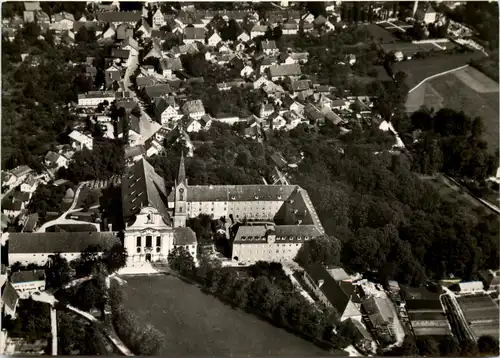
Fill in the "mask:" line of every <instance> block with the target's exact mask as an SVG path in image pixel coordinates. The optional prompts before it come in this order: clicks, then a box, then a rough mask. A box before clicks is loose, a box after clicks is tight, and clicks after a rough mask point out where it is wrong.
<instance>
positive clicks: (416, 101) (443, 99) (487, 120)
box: [406, 67, 499, 152]
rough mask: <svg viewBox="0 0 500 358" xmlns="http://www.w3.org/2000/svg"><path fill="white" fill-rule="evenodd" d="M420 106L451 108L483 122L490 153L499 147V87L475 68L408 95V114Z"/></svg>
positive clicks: (432, 80)
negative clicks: (478, 118) (481, 119)
mask: <svg viewBox="0 0 500 358" xmlns="http://www.w3.org/2000/svg"><path fill="white" fill-rule="evenodd" d="M421 106H425V107H427V108H434V109H435V110H436V111H437V110H439V109H441V108H451V109H454V110H457V111H464V112H465V114H467V115H468V116H470V117H472V118H475V117H481V118H483V120H484V127H485V128H484V134H483V137H484V140H485V141H486V142H487V143H488V148H489V149H490V151H491V152H494V151H496V150H497V148H498V146H499V129H498V128H499V119H498V112H499V100H498V83H497V82H495V81H493V80H492V79H490V78H489V77H487V76H486V75H484V74H483V73H481V72H479V71H478V70H476V69H475V68H473V67H467V68H464V69H462V70H458V71H455V72H453V73H450V74H447V75H444V76H440V77H436V78H434V79H431V80H430V81H428V82H426V83H424V84H423V85H421V86H420V87H418V88H417V89H415V90H414V91H412V92H411V93H410V94H409V95H408V100H407V102H406V110H407V112H409V113H412V112H414V111H416V110H418V109H419V108H420V107H421Z"/></svg>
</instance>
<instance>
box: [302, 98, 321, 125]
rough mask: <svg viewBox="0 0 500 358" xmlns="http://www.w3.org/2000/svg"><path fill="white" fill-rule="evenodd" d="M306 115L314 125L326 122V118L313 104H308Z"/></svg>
mask: <svg viewBox="0 0 500 358" xmlns="http://www.w3.org/2000/svg"><path fill="white" fill-rule="evenodd" d="M304 115H305V116H306V118H307V119H308V120H309V121H310V122H311V123H312V124H318V123H322V122H324V120H325V116H324V115H323V114H322V113H321V111H320V110H319V109H318V108H316V106H315V105H313V104H312V103H308V104H306V106H305V107H304Z"/></svg>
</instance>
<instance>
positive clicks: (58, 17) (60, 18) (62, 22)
mask: <svg viewBox="0 0 500 358" xmlns="http://www.w3.org/2000/svg"><path fill="white" fill-rule="evenodd" d="M74 23H75V17H74V16H73V14H70V13H69V12H65V11H63V12H60V13H58V14H55V15H54V17H53V18H52V23H51V24H50V28H51V30H55V31H68V30H73V25H74Z"/></svg>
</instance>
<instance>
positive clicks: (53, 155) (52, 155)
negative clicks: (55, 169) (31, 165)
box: [44, 151, 61, 163]
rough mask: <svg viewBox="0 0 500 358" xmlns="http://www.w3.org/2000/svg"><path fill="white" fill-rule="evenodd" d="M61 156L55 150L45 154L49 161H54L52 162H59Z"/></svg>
mask: <svg viewBox="0 0 500 358" xmlns="http://www.w3.org/2000/svg"><path fill="white" fill-rule="evenodd" d="M60 157H61V156H60V155H59V154H58V153H56V152H53V151H49V152H47V154H46V155H45V158H44V159H45V160H46V161H48V162H52V163H57V161H58V160H59V158H60Z"/></svg>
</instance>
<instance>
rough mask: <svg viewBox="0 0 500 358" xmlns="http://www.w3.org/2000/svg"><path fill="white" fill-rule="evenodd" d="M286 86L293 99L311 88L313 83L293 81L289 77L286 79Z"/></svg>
mask: <svg viewBox="0 0 500 358" xmlns="http://www.w3.org/2000/svg"><path fill="white" fill-rule="evenodd" d="M285 84H286V85H287V87H288V91H289V92H290V93H291V95H292V96H293V97H296V96H297V95H298V94H299V93H300V92H302V91H307V90H309V89H310V88H311V82H310V81H309V80H291V79H290V78H289V77H288V78H286V79H285Z"/></svg>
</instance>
